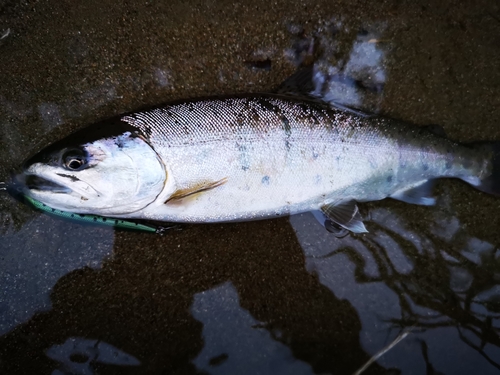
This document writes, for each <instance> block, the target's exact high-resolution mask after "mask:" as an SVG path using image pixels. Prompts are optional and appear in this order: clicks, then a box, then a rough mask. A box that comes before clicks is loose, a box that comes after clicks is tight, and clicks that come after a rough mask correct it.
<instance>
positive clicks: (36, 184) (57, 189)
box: [24, 174, 73, 194]
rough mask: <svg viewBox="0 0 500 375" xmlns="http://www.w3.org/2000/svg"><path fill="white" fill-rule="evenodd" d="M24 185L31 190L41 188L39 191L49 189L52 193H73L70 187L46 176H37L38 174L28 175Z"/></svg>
mask: <svg viewBox="0 0 500 375" xmlns="http://www.w3.org/2000/svg"><path fill="white" fill-rule="evenodd" d="M24 185H25V186H26V187H27V188H28V189H29V190H39V191H47V192H51V193H66V194H67V193H71V192H72V191H73V190H71V189H70V188H69V187H67V186H64V185H61V184H59V183H57V182H54V181H51V180H48V179H46V178H44V177H40V176H36V175H33V174H31V175H28V176H26V177H25V181H24Z"/></svg>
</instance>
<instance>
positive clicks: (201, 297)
mask: <svg viewBox="0 0 500 375" xmlns="http://www.w3.org/2000/svg"><path fill="white" fill-rule="evenodd" d="M145 238H147V242H146V241H145ZM228 281H230V283H228ZM221 285H222V286H221ZM212 288H215V289H212ZM50 298H51V302H52V309H51V310H49V311H46V312H40V313H37V314H36V315H35V316H34V317H32V318H31V319H30V320H29V321H28V322H26V323H24V324H21V325H18V326H17V327H16V328H14V329H13V330H12V331H10V332H9V333H7V334H5V335H3V336H1V337H0V359H1V361H0V372H1V371H4V372H5V373H32V371H33V369H38V370H39V371H41V372H43V373H50V372H51V371H54V370H56V369H60V363H59V362H54V361H53V359H51V358H50V357H48V356H47V350H49V349H50V348H51V347H53V346H54V345H61V344H62V343H65V342H66V341H67V340H68V339H71V338H75V337H79V338H82V339H89V340H100V341H102V342H105V343H107V344H109V345H112V346H113V347H116V348H119V349H120V351H122V352H123V353H127V355H130V356H133V357H134V358H136V359H137V360H138V361H140V363H141V364H140V365H139V366H137V367H133V368H134V369H135V371H136V373H159V372H164V373H178V374H195V373H199V370H200V369H203V370H206V371H208V372H209V373H212V372H213V373H223V372H224V371H226V369H231V368H232V366H233V365H235V364H236V363H238V364H240V363H241V361H244V360H246V361H247V363H248V364H250V365H253V368H254V369H260V370H261V371H262V372H261V373H263V374H273V373H275V371H274V370H279V371H281V370H283V371H285V370H286V371H291V372H293V373H295V372H298V373H311V372H314V373H318V374H319V373H335V372H337V373H347V374H349V373H353V372H354V371H355V370H356V369H357V368H359V367H360V366H361V365H362V364H363V363H365V362H366V361H367V360H368V359H369V355H367V354H366V353H365V351H364V350H363V349H362V348H361V347H360V342H359V341H360V329H361V325H360V321H359V319H358V316H357V313H356V311H355V310H354V309H353V307H352V306H351V304H350V303H348V302H347V301H342V300H340V299H338V298H337V297H336V296H335V295H334V294H333V293H332V292H331V291H329V290H328V289H327V288H326V287H324V286H323V285H321V284H320V283H319V282H318V280H317V278H316V277H315V276H314V275H310V274H309V273H308V272H307V271H306V270H305V268H304V256H303V252H302V249H301V248H300V246H299V244H298V243H297V240H296V237H295V235H294V232H293V230H292V228H291V227H290V225H289V223H288V220H286V219H281V220H269V221H262V222H250V223H241V224H233V225H208V226H207V225H199V226H193V227H190V228H188V229H186V230H184V231H181V232H172V233H170V234H169V235H165V236H147V237H145V236H144V234H139V233H120V234H119V235H117V236H116V239H115V243H114V256H113V258H111V259H109V260H107V261H106V262H104V265H103V266H102V268H101V269H99V270H94V269H91V268H84V269H81V270H77V271H73V272H71V273H69V274H68V275H66V276H64V277H62V278H61V279H59V281H58V282H57V284H56V286H55V287H54V289H53V291H52V292H51V295H50ZM240 306H241V307H240ZM202 322H203V323H202ZM226 340H227V341H226ZM226 343H227V345H226ZM252 350H253V352H252ZM269 351H271V352H272V353H274V355H270V354H269ZM81 360H82V361H83V359H81ZM253 361H254V362H253ZM93 366H94V367H93V368H95V369H98V370H99V372H98V373H113V372H112V370H113V366H115V365H109V364H105V363H97V362H96V363H93ZM110 366H111V367H110ZM115 367H116V366H115ZM124 371H125V370H124ZM127 371H129V370H127ZM130 371H133V370H130ZM227 371H229V370H227ZM366 373H367V374H383V373H384V372H383V369H382V368H381V367H380V366H379V365H378V364H374V365H372V366H371V367H370V369H369V371H367V372H366Z"/></svg>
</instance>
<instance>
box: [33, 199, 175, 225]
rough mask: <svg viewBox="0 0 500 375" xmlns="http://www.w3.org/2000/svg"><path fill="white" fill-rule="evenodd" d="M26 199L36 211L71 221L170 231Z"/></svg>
mask: <svg viewBox="0 0 500 375" xmlns="http://www.w3.org/2000/svg"><path fill="white" fill-rule="evenodd" d="M24 198H25V199H26V200H27V201H28V202H29V203H30V204H31V205H32V206H33V207H35V208H36V209H38V210H40V211H43V212H47V213H48V214H51V215H54V216H58V217H61V218H64V219H70V220H75V221H80V222H84V223H90V224H99V225H107V226H112V227H115V228H119V229H132V230H139V231H145V232H153V233H162V232H163V231H164V230H166V229H170V228H167V227H155V226H152V225H145V224H141V223H136V222H133V221H128V220H122V219H115V218H109V217H104V216H98V215H86V214H76V213H72V212H67V211H61V210H57V209H55V208H52V207H49V206H47V205H46V204H44V203H42V202H40V201H37V200H36V199H33V198H31V197H28V196H26V195H25V196H24Z"/></svg>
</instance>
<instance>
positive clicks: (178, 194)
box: [165, 178, 227, 204]
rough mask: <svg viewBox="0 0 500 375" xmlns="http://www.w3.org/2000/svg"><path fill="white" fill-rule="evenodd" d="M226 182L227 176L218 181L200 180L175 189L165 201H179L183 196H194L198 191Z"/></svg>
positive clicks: (204, 190) (213, 187) (210, 188)
mask: <svg viewBox="0 0 500 375" xmlns="http://www.w3.org/2000/svg"><path fill="white" fill-rule="evenodd" d="M226 182H227V178H223V179H221V180H218V181H200V182H197V183H195V184H193V185H191V186H187V187H184V188H182V189H178V190H176V191H175V192H174V193H173V194H172V195H171V196H170V197H169V198H168V199H167V200H166V202H165V204H168V203H180V202H181V201H182V200H184V199H185V198H188V197H189V198H194V197H195V196H197V195H198V194H200V193H203V192H206V191H209V190H212V189H215V188H216V187H219V186H221V185H224V184H225V183H226Z"/></svg>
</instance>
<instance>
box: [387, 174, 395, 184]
mask: <svg viewBox="0 0 500 375" xmlns="http://www.w3.org/2000/svg"><path fill="white" fill-rule="evenodd" d="M393 179H394V177H393V176H392V175H391V176H387V182H388V183H391V182H392V180H393Z"/></svg>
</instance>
